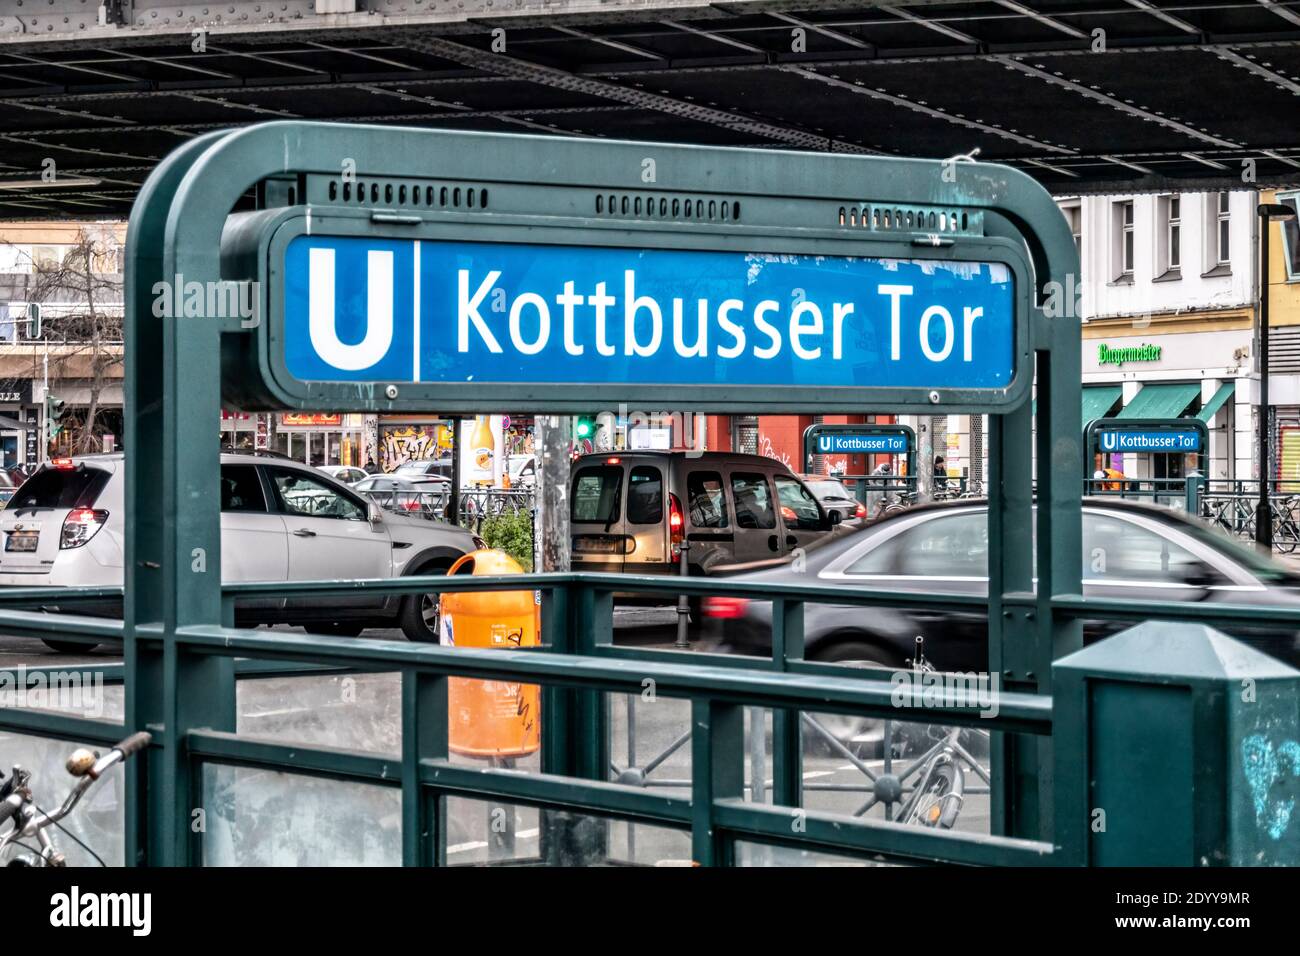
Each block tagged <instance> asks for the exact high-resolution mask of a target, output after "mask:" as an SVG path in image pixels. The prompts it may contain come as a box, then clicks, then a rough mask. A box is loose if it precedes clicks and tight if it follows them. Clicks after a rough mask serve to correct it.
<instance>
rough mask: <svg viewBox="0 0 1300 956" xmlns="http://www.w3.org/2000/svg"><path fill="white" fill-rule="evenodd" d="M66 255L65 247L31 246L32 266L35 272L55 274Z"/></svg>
mask: <svg viewBox="0 0 1300 956" xmlns="http://www.w3.org/2000/svg"><path fill="white" fill-rule="evenodd" d="M67 253H68V250H67V247H65V246H32V266H33V268H34V269H35V271H37V272H56V271H58V270H59V269H62V268H63V260H64V257H65V256H66V255H67Z"/></svg>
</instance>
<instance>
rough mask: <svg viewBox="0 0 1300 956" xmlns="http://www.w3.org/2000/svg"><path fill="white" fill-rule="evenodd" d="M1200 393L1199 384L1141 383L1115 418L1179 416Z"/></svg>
mask: <svg viewBox="0 0 1300 956" xmlns="http://www.w3.org/2000/svg"><path fill="white" fill-rule="evenodd" d="M1200 394H1201V386H1199V385H1187V384H1179V385H1172V384H1171V385H1143V386H1142V391H1140V392H1138V393H1137V395H1135V396H1133V401H1131V402H1129V403H1128V404H1127V405H1125V406H1124V407H1123V408H1122V409H1120V412H1119V414H1118V415H1116V416H1115V417H1116V418H1181V417H1182V415H1183V412H1185V411H1187V406H1188V405H1190V404H1192V402H1194V401H1196V397H1197V396H1198V395H1200Z"/></svg>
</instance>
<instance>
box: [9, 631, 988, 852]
mask: <svg viewBox="0 0 1300 956" xmlns="http://www.w3.org/2000/svg"><path fill="white" fill-rule="evenodd" d="M615 628H616V631H615V641H616V643H619V644H627V645H636V646H641V647H646V648H656V647H662V648H668V647H671V646H672V643H673V641H674V639H675V637H676V613H675V610H674V609H673V608H620V609H618V610H617V611H616V619H615ZM364 636H365V638H372V639H373V638H386V639H393V640H401V639H402V635H401V632H400V631H397V630H374V631H368V632H366V634H365V635H364ZM692 639H693V646H694V648H695V650H697V651H698V652H699V653H701V654H702V655H703V654H708V653H713V652H718V651H719V650H720V649H719V648H716V647H714V646H711V645H710V644H709V643H708V642H707V641H704V640H703V639H702V638H701V636H700V635H699V633H697V632H694V631H693V632H692ZM120 659H121V657H120V652H119V650H118V649H117V648H114V647H111V646H107V645H105V646H102V647H100V648H97V649H95V650H93V651H89V652H87V653H81V654H72V655H69V654H60V653H57V652H55V651H52V650H50V649H49V648H47V647H45V645H44V644H41V643H40V642H39V641H37V640H34V639H32V638H20V637H0V671H3V670H6V669H10V670H11V669H14V668H17V667H18V666H20V665H26V666H28V667H32V666H41V665H49V664H57V665H59V666H60V667H73V668H75V666H76V665H77V664H80V663H105V662H113V661H117V660H120ZM104 696H105V698H106V701H107V704H106V706H105V707H104V708H103V713H102V716H104V717H107V718H118V719H120V716H121V707H122V698H121V691H120V688H113V687H108V688H105V691H104ZM399 699H400V694H399V684H398V679H397V678H396V676H395V675H391V674H379V675H358V676H356V677H355V678H347V677H345V678H339V677H305V678H304V677H295V678H273V679H264V680H258V681H241V684H240V692H239V707H238V711H239V724H238V729H239V731H240V732H241V733H247V734H251V735H256V736H262V737H269V738H273V739H279V740H284V741H293V742H298V743H303V744H312V745H322V746H333V747H341V748H355V749H360V750H369V751H373V752H376V753H391V754H396V753H399V752H400V709H399V707H398V706H397V702H398V700H399ZM608 706H609V718H610V742H609V750H610V757H611V767H610V779H612V780H615V779H616V780H621V781H622V782H625V783H634V784H638V785H643V786H647V787H650V788H653V789H656V790H662V791H663V792H666V793H673V794H678V795H682V796H685V795H687V794H688V793H689V789H688V784H689V780H690V762H691V749H690V745H689V727H690V722H689V703H688V702H686V701H681V700H667V699H644V697H628V696H625V695H609V696H608ZM813 717H814V719H817V717H816V715H813ZM746 723H747V734H746V743H745V749H746V773H745V776H746V787H747V789H746V796H747V798H748V799H753V800H757V801H759V802H770V801H771V780H770V774H771V765H770V760H771V713H770V711H767V710H760V709H757V708H755V709H753V710H751V712H750V713H749V715H748V717H747V722H746ZM760 727H761V734H762V737H761V739H762V740H763V746H762V747H761V748H760V747H758V746H757V745H756V742H757V740H758V739H759V738H758V737H757V733H758V732H759V728H760ZM804 733H805V742H804V760H803V767H802V771H803V780H804V785H805V788H806V789H805V800H804V805H805V807H806V808H808V809H814V810H828V811H833V812H838V813H848V814H853V813H857V812H860V811H861V808H862V807H863V805H864V804H865V803H867V802H868V801H869V799H870V790H869V787H870V777H871V776H878V775H880V774H881V773H883V772H884V771H885V767H884V761H883V759H882V756H883V754H882V750H881V747H880V745H879V742H878V738H879V736H880V728H879V726H876V727H873V728H867V729H866V732H865V733H861V734H860V735H859V739H858V740H857V741H856V742H850V753H845V752H844V751H843V750H840V749H839V748H836V747H834V746H832V745H830V744H827V743H825V742H824V741H823V737H822V735H821V734H820V733H819V732H818V731H816V730H815V729H814V728H813V727H812V726H811V725H810V724H809V725H806V726H805V728H804ZM67 749H68V745H67V744H66V743H61V742H55V741H50V742H40V743H38V742H35V741H33V740H32V738H24V737H18V736H14V735H8V734H0V766H7V765H8V764H9V763H11V762H13V761H16V760H22V761H24V762H25V763H27V765H29V766H39V767H41V768H42V773H41V774H40V778H41V779H44V780H50V781H58V782H61V780H60V771H59V770H58V767H59V764H60V763H61V760H62V758H63V757H65V756H66V751H67ZM972 749H973V750H974V751H975V753H976V754H977V755H978V754H982V753H983V752H984V751H983V750H982V749H980V748H979V746H978V744H976V745H975V746H973V747H972ZM34 751H35V752H36V756H35V757H34V756H33V752H34ZM915 755H916V751H912V752H911V753H909V755H908V756H907V757H905V758H903V759H900V760H895V761H894V762H893V764H892V767H891V769H892V770H893V771H894V772H895V773H897V772H899V771H900V770H902V769H904V768H906V767H907V766H910V765H912V764H913V762H914V760H915ZM454 759H457V760H459V761H460V762H463V763H465V764H466V765H467V766H482V765H483V763H482V762H481V761H480V760H478V759H477V758H471V757H458V758H454ZM510 763H512V764H513V765H514V766H515V769H518V770H520V771H523V772H527V771H529V770H532V771H536V770H537V769H538V764H537V757H536V755H535V754H534V755H532V756H530V757H523V758H519V759H518V760H516V761H513V762H510ZM507 765H509V764H507ZM966 776H967V780H968V788H969V789H977V788H979V787H980V785H981V782H980V781H979V780H978V779H977V778H976V776H975V774H974V773H973V772H971V771H969V770H968V772H967V775H966ZM101 789H103V792H102V793H100V794H98V795H97V796H96V798H95V799H94V800H92V801H90V803H89V804H88V807H87V811H86V813H85V814H83V817H84V819H80V820H78V821H77V822H76V829H78V830H80V834H79V835H81V836H82V837H83V839H86V840H87V842H90V843H91V845H92V846H95V847H96V848H97V850H98V851H99V852H101V854H103V855H104V856H105V858H106V859H108V860H109V862H110V863H111V862H112V861H113V860H114V858H115V856H120V835H119V832H118V829H117V821H118V820H119V819H120V805H119V803H118V800H119V798H120V785H119V786H117V788H116V789H113V788H112V787H108V788H101ZM204 791H205V792H204V797H203V803H204V807H205V808H206V809H207V812H208V814H209V831H208V832H209V836H208V838H207V840H208V842H206V843H205V853H206V854H207V855H208V858H209V860H210V861H211V862H214V863H228V864H237V865H250V864H289V865H306V864H310V863H389V862H396V857H395V854H400V833H399V831H398V829H397V827H398V821H399V820H400V803H399V802H398V797H397V791H395V790H392V789H390V788H380V787H373V786H365V785H358V784H336V783H333V782H331V781H321V780H312V779H309V778H303V777H289V776H285V775H282V774H277V773H273V772H268V771H249V770H236V769H231V768H210V770H209V772H208V773H207V774H206V775H205V787H204ZM447 809H448V815H449V820H448V836H447V844H448V846H447V857H448V862H449V863H482V862H487V861H490V860H508V859H512V858H520V859H526V858H528V857H531V856H534V855H536V854H537V852H538V845H539V840H540V833H541V828H542V823H543V821H542V819H541V816H540V813H539V811H536V810H532V809H529V808H524V807H512V806H497V805H494V804H491V803H488V802H480V801H472V800H457V799H452V800H449V801H448V807H447ZM867 816H868V818H870V819H884V815H883V808H882V807H881V806H876V807H875V808H874V809H872V810H870V811H869V812H868V814H867ZM358 819H360V820H368V821H370V824H371V825H369V826H362V827H358V826H357V825H356V823H357V820H358ZM569 825H570V826H572V827H573V830H572V832H573V833H574V834H576V835H575V836H574V837H572V838H571V843H572V846H573V847H574V848H575V852H576V853H577V854H578V856H576V857H575V858H574V859H573V860H572V862H574V863H579V862H586V863H598V862H601V861H604V860H610V861H620V862H622V861H629V862H632V861H634V862H637V863H643V864H656V865H674V864H682V863H685V862H689V859H690V840H689V834H685V833H681V832H678V831H674V830H670V829H667V828H660V827H650V826H629V825H627V824H623V823H619V822H609V823H601V822H597V821H593V820H590V819H586V820H580V821H578V822H576V823H570V824H569ZM791 825H792V827H793V826H797V825H798V818H797V815H796V814H794V813H792V818H791ZM988 827H989V818H988V801H987V797H986V796H985V795H984V794H982V793H974V792H971V793H968V794H967V797H966V801H965V805H964V808H963V811H962V814H961V816H960V818H959V821H958V828H959V829H962V830H969V831H974V832H983V833H987V832H988ZM70 855H71V854H70ZM741 856H742V858H743V859H744V860H746V861H747V862H749V863H752V864H759V865H761V864H802V865H834V864H836V863H837V862H840V861H837V860H835V859H833V858H830V857H824V856H804V855H801V854H797V853H791V852H789V851H771V850H768V849H766V848H758V847H742V848H741ZM73 862H75V860H74V861H73Z"/></svg>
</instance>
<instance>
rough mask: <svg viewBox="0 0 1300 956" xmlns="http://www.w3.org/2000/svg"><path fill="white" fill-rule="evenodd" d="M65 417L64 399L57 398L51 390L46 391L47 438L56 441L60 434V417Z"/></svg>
mask: <svg viewBox="0 0 1300 956" xmlns="http://www.w3.org/2000/svg"><path fill="white" fill-rule="evenodd" d="M61 417H63V399H61V398H56V397H55V396H53V395H51V394H50V393H49V392H46V393H45V440H46V441H54V439H55V438H57V437H58V436H59V431H60V428H61V426H60V425H59V419H60V418H61Z"/></svg>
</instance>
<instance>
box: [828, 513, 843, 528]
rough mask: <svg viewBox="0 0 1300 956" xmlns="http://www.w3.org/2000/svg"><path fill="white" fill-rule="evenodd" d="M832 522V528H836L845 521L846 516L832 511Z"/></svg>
mask: <svg viewBox="0 0 1300 956" xmlns="http://www.w3.org/2000/svg"><path fill="white" fill-rule="evenodd" d="M830 520H831V527H834V526H835V525H837V524H839V523H840V522H841V521H843V520H844V516H843V515H841V514H840V513H839V512H838V511H832V512H831V514H830Z"/></svg>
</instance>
